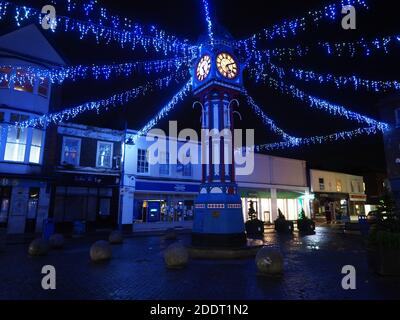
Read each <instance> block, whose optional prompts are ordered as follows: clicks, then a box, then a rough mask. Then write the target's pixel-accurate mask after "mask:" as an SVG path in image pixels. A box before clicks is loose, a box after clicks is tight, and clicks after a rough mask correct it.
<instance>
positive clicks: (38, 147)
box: [29, 129, 43, 164]
mask: <svg viewBox="0 0 400 320" xmlns="http://www.w3.org/2000/svg"><path fill="white" fill-rule="evenodd" d="M42 140H43V131H42V130H38V129H33V130H32V144H31V152H30V155H29V162H30V163H35V164H39V163H40V155H41V151H42Z"/></svg>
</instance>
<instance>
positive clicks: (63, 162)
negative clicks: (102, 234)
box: [50, 124, 122, 231]
mask: <svg viewBox="0 0 400 320" xmlns="http://www.w3.org/2000/svg"><path fill="white" fill-rule="evenodd" d="M121 138H122V135H121V133H120V132H119V131H114V130H110V129H103V128H95V127H88V126H83V125H77V124H62V125H60V126H58V128H57V143H56V148H55V150H56V166H55V167H54V169H55V170H54V172H53V174H52V177H53V182H52V183H53V185H54V187H53V192H52V205H53V206H52V210H51V214H50V216H51V217H52V218H53V220H54V222H55V223H56V225H57V226H58V228H59V229H60V231H63V230H69V229H71V228H72V225H73V223H74V222H75V221H84V222H86V225H87V228H88V229H98V228H104V227H116V226H117V223H118V208H119V193H120V190H119V189H120V172H121V159H122V153H121V152H122V148H121V146H122V142H121Z"/></svg>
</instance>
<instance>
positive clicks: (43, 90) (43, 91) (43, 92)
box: [38, 78, 49, 98]
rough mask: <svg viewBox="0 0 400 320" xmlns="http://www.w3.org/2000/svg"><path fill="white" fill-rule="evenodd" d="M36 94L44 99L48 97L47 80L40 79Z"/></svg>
mask: <svg viewBox="0 0 400 320" xmlns="http://www.w3.org/2000/svg"><path fill="white" fill-rule="evenodd" d="M38 93H39V95H40V96H43V97H46V98H47V96H48V95H49V79H48V78H40V80H39V89H38Z"/></svg>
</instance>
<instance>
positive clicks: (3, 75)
mask: <svg viewBox="0 0 400 320" xmlns="http://www.w3.org/2000/svg"><path fill="white" fill-rule="evenodd" d="M10 75H11V67H1V68H0V89H8V88H9V86H10Z"/></svg>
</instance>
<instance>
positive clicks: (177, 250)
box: [164, 243, 189, 269]
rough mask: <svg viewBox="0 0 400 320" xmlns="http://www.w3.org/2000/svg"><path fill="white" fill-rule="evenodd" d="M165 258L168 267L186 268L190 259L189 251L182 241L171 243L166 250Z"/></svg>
mask: <svg viewBox="0 0 400 320" xmlns="http://www.w3.org/2000/svg"><path fill="white" fill-rule="evenodd" d="M164 260H165V264H166V265H167V267H168V268H171V269H181V268H184V267H185V266H186V265H187V264H188V261H189V251H188V250H187V249H186V248H185V247H184V246H183V245H182V244H180V243H174V244H171V245H170V246H169V247H168V248H167V249H166V250H165V252H164Z"/></svg>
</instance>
